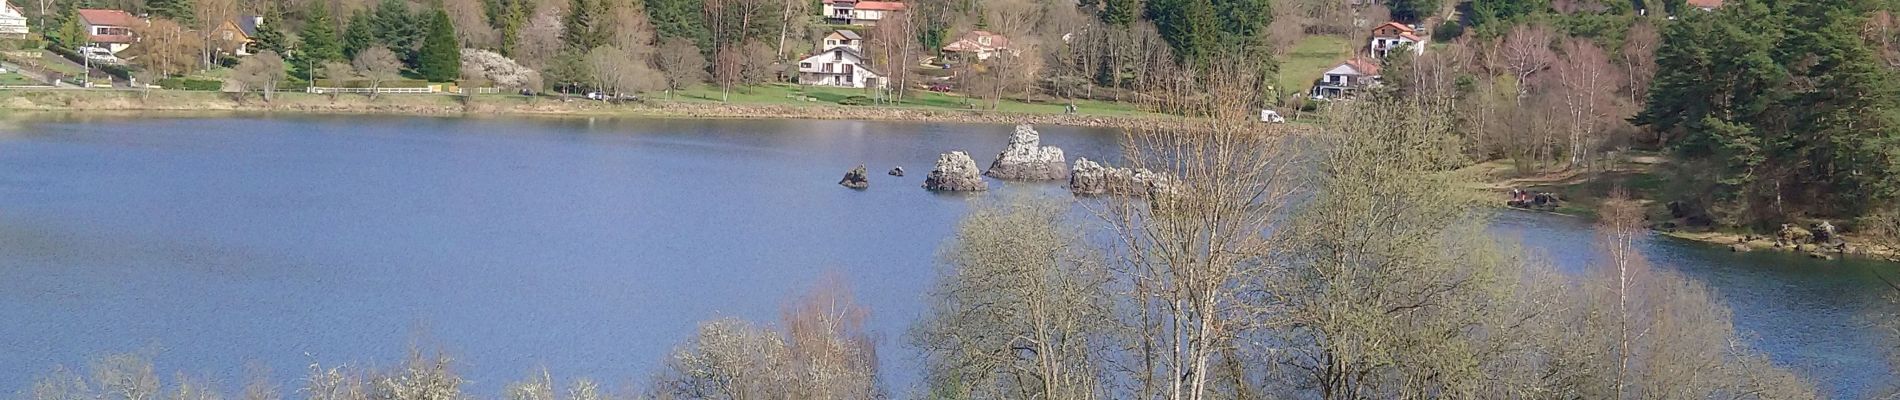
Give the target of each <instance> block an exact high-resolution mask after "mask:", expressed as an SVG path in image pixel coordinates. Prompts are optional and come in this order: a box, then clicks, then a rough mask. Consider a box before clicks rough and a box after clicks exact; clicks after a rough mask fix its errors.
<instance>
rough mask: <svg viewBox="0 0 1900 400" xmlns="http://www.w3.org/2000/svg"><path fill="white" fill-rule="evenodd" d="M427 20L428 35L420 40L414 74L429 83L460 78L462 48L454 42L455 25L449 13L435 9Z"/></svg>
mask: <svg viewBox="0 0 1900 400" xmlns="http://www.w3.org/2000/svg"><path fill="white" fill-rule="evenodd" d="M434 14H435V16H434V17H432V18H430V19H429V34H428V36H426V37H424V38H423V40H422V50H421V53H420V55H419V56H418V58H420V61H419V62H418V63H417V65H416V73H418V74H421V75H422V78H423V79H428V80H429V81H431V82H449V81H454V80H455V79H456V78H460V77H461V76H462V47H461V46H459V45H457V44H456V41H455V23H453V22H450V21H449V13H448V11H445V10H443V9H441V8H436V9H435V13H434Z"/></svg>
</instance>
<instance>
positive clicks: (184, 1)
mask: <svg viewBox="0 0 1900 400" xmlns="http://www.w3.org/2000/svg"><path fill="white" fill-rule="evenodd" d="M145 11H146V12H149V13H151V14H152V16H154V17H164V18H166V19H170V20H172V21H176V22H178V23H180V24H187V25H189V24H191V23H192V19H193V17H196V15H194V14H193V13H192V12H191V0H148V1H146V2H145Z"/></svg>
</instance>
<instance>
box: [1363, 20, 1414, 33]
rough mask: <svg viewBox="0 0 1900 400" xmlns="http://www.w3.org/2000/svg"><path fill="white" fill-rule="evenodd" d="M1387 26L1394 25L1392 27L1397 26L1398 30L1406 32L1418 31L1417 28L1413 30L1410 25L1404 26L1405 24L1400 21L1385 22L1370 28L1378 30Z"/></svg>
mask: <svg viewBox="0 0 1900 400" xmlns="http://www.w3.org/2000/svg"><path fill="white" fill-rule="evenodd" d="M1388 26H1390V27H1394V28H1399V32H1407V33H1410V32H1418V31H1417V30H1414V29H1412V27H1410V26H1406V25H1405V24H1401V23H1397V22H1387V23H1385V25H1379V26H1378V27H1377V28H1372V30H1375V31H1376V30H1380V29H1385V27H1388Z"/></svg>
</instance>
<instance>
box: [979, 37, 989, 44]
mask: <svg viewBox="0 0 1900 400" xmlns="http://www.w3.org/2000/svg"><path fill="white" fill-rule="evenodd" d="M976 43H977V44H981V45H984V46H988V45H990V37H989V36H982V37H978V38H976Z"/></svg>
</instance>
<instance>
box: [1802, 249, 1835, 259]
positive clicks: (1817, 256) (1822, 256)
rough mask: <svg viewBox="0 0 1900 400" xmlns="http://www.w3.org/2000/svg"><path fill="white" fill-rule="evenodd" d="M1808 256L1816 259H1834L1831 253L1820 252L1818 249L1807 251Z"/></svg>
mask: <svg viewBox="0 0 1900 400" xmlns="http://www.w3.org/2000/svg"><path fill="white" fill-rule="evenodd" d="M1808 257H1812V258H1814V259H1816V260H1832V259H1834V256H1831V255H1828V254H1827V253H1822V252H1818V251H1816V252H1809V253H1808Z"/></svg>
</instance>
